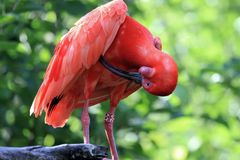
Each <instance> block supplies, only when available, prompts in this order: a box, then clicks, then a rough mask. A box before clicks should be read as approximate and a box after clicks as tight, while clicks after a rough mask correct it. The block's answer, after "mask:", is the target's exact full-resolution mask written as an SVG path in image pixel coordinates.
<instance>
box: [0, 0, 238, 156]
mask: <svg viewBox="0 0 240 160" xmlns="http://www.w3.org/2000/svg"><path fill="white" fill-rule="evenodd" d="M103 2H106V1H102V2H101V3H99V2H98V1H97V0H79V1H77V0H64V1H57V0H53V1H47V0H36V1H35V0H31V1H30V0H28V1H27V0H0V102H1V103H0V113H1V116H0V145H2V146H25V145H37V144H39V145H47V146H51V145H56V144H61V143H81V142H82V131H81V123H80V122H79V117H80V111H79V110H76V111H75V112H74V113H73V115H72V116H71V118H70V119H69V121H68V123H67V125H66V126H65V127H64V128H61V129H53V128H51V127H49V126H47V125H45V124H44V116H41V118H38V119H35V118H33V117H29V108H30V106H31V103H32V100H33V98H34V96H35V93H36V92H37V89H38V88H39V86H40V84H41V82H42V78H43V75H44V72H45V69H46V67H47V64H48V62H49V60H50V58H51V55H52V53H53V49H54V46H55V45H56V44H57V42H58V41H59V39H60V37H61V36H62V35H63V34H64V33H66V32H67V30H68V29H69V28H70V27H71V26H72V25H73V24H74V22H75V21H76V20H77V19H79V18H80V17H81V16H83V15H84V14H86V13H87V12H88V11H90V10H91V9H93V8H94V7H96V6H98V5H100V4H102V3H103ZM126 2H127V3H128V5H129V13H130V15H131V16H133V17H134V18H136V19H137V20H138V21H140V22H141V23H142V24H144V25H145V26H146V27H147V28H149V29H150V30H151V32H153V33H154V34H155V35H158V36H160V37H161V39H162V42H163V49H164V50H165V51H166V52H168V53H170V54H171V55H172V56H173V57H174V59H175V60H176V61H177V63H178V66H179V73H180V74H179V84H178V87H177V89H176V91H175V92H174V94H172V95H171V96H168V97H154V96H151V95H149V94H147V93H146V92H144V91H143V90H140V91H138V92H136V93H134V94H133V95H131V96H130V97H128V98H127V99H125V100H123V101H122V102H121V103H120V105H119V107H118V110H117V113H116V115H117V118H116V121H115V137H116V139H117V144H118V148H119V152H120V155H121V159H126V160H130V159H140V160H141V159H152V160H159V159H165V160H168V159H169V160H186V159H188V160H197V159H201V160H209V159H212V160H215V159H219V160H223V159H224V160H228V159H229V160H238V159H239V157H240V146H239V141H240V134H239V130H240V123H239V119H240V99H239V95H240V89H239V88H240V58H239V56H240V47H239V42H240V15H239V10H240V3H239V1H238V0H232V1H228V0H205V1H201V0H196V1H190V0H185V1H180V0H168V1H167V0H154V1H153V0H134V1H133V0H126ZM107 110H108V102H104V103H103V104H102V105H99V106H96V107H92V108H91V109H90V114H91V142H92V143H94V144H100V145H107V140H106V138H105V135H104V127H103V119H104V115H105V113H106V111H107Z"/></svg>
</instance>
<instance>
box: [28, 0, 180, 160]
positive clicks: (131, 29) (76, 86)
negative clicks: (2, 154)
mask: <svg viewBox="0 0 240 160" xmlns="http://www.w3.org/2000/svg"><path fill="white" fill-rule="evenodd" d="M127 11H128V8H127V6H126V4H125V3H124V1H123V0H113V1H111V2H109V3H107V4H105V5H102V6H100V7H98V8H96V9H94V10H93V11H91V12H89V13H88V14H86V15H85V16H84V17H82V18H80V19H79V20H78V21H77V22H76V23H75V26H73V27H72V28H71V29H70V30H69V32H68V33H66V34H65V35H64V36H63V37H62V39H61V40H60V42H59V43H58V44H57V46H56V48H55V50H54V55H53V57H52V59H51V61H50V63H49V65H48V68H47V70H46V73H45V76H44V80H43V83H42V85H41V87H40V88H39V90H38V92H37V95H36V97H35V99H34V101H33V104H32V106H31V109H30V114H32V113H34V115H35V117H38V116H39V115H41V113H42V111H43V110H44V111H45V112H46V116H45V122H46V123H47V124H48V125H51V126H53V127H54V128H55V127H63V126H64V125H65V123H66V122H67V120H68V118H69V116H70V115H71V113H72V111H73V110H74V109H77V108H81V109H82V114H81V122H82V126H83V135H84V143H89V125H90V119H89V114H88V107H90V106H93V105H95V104H98V103H101V102H103V101H105V100H108V99H109V100H110V109H109V112H108V113H107V114H106V117H105V120H104V126H105V132H106V136H107V140H108V142H109V146H110V151H111V155H112V159H114V160H118V159H119V158H118V153H117V149H116V145H115V141H114V137H113V122H114V112H115V109H116V107H117V105H118V103H119V101H120V100H121V99H123V98H125V97H127V96H129V95H130V94H132V93H133V92H135V91H136V90H138V89H139V88H141V87H143V88H144V89H145V90H146V91H147V92H148V93H150V94H153V95H157V96H166V95H169V94H171V93H172V92H173V91H174V89H175V87H176V85H177V79H178V69H177V65H176V63H175V61H174V60H173V59H172V58H171V56H169V55H168V54H166V53H165V52H163V51H162V43H161V41H160V38H158V37H153V35H152V34H151V33H150V32H149V31H148V30H147V29H146V28H145V27H144V26H142V25H141V24H139V23H138V22H137V21H136V20H134V19H133V18H132V17H130V16H128V15H127Z"/></svg>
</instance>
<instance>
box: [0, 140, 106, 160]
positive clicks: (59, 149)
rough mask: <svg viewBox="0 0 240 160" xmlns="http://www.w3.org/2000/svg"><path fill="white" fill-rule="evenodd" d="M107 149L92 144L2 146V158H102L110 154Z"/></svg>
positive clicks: (30, 159)
mask: <svg viewBox="0 0 240 160" xmlns="http://www.w3.org/2000/svg"><path fill="white" fill-rule="evenodd" d="M107 150H108V149H107V148H106V147H103V146H96V145H92V144H63V145H59V146H53V147H44V146H28V147H0V160H101V159H102V158H106V157H107V156H108V153H107V152H108V151H107Z"/></svg>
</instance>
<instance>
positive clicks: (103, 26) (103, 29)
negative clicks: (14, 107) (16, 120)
mask: <svg viewBox="0 0 240 160" xmlns="http://www.w3.org/2000/svg"><path fill="white" fill-rule="evenodd" d="M126 13H127V6H126V4H125V3H124V2H123V0H113V1H112V2H110V3H107V4H105V5H103V6H100V7H98V8H96V9H95V10H93V11H91V12H90V13H88V14H87V15H85V16H84V17H82V18H81V19H80V20H79V21H77V22H76V23H75V26H74V27H72V28H71V29H70V31H69V32H68V33H67V34H66V35H64V36H63V37H62V39H61V41H60V42H59V43H58V45H57V46H56V48H55V51H54V55H53V57H52V59H51V61H50V63H49V65H48V68H47V71H46V74H45V77H44V81H43V83H42V85H41V87H40V88H39V90H38V92H37V95H36V97H35V99H34V101H33V104H32V106H31V109H30V114H32V113H34V114H35V117H37V116H39V115H40V114H41V113H42V111H43V109H46V108H48V107H49V106H51V105H56V103H58V101H60V100H61V98H62V95H63V94H64V92H65V91H67V90H68V87H69V86H70V84H71V83H74V81H75V80H76V79H77V78H78V77H79V76H81V74H82V73H83V72H84V71H86V70H88V69H89V68H90V67H91V66H92V65H94V64H95V63H96V62H97V61H98V59H99V57H100V56H101V55H104V53H105V52H106V51H107V49H108V48H109V47H110V45H111V43H112V42H113V40H114V38H115V36H116V34H117V32H118V29H119V27H120V25H121V24H122V23H123V22H124V20H125V17H126ZM65 105H70V104H65ZM59 109H60V108H59Z"/></svg>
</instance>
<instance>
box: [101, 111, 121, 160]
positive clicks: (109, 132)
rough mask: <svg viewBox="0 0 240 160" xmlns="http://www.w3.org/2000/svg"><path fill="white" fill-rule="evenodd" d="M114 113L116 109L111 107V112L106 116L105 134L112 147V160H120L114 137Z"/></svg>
mask: <svg viewBox="0 0 240 160" xmlns="http://www.w3.org/2000/svg"><path fill="white" fill-rule="evenodd" d="M114 112H115V107H110V111H109V112H108V113H107V114H106V116H105V120H104V126H105V133H106V136H107V140H108V143H109V146H110V151H111V155H112V160H118V159H119V158H118V152H117V148H116V144H115V140H114V137H113V122H114Z"/></svg>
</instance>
